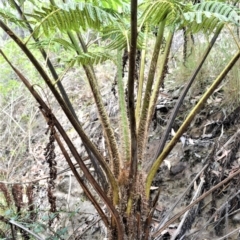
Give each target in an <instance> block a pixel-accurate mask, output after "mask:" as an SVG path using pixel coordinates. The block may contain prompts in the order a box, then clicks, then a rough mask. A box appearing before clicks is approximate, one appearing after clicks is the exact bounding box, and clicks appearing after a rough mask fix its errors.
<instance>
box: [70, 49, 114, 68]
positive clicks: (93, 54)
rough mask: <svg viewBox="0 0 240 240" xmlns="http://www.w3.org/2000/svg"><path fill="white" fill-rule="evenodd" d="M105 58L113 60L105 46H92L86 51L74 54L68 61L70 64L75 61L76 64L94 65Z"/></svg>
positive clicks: (105, 59)
mask: <svg viewBox="0 0 240 240" xmlns="http://www.w3.org/2000/svg"><path fill="white" fill-rule="evenodd" d="M107 60H112V61H114V59H113V57H112V55H111V54H110V53H109V52H108V51H106V49H105V48H100V47H96V46H94V47H91V48H89V49H88V52H87V53H84V52H82V53H81V54H79V55H77V56H75V57H74V58H73V59H72V60H70V62H72V64H76V63H77V64H78V65H94V64H99V63H102V62H105V61H107Z"/></svg>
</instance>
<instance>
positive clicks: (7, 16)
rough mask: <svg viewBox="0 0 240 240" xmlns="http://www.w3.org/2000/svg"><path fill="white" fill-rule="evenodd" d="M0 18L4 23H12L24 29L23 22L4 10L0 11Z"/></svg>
mask: <svg viewBox="0 0 240 240" xmlns="http://www.w3.org/2000/svg"><path fill="white" fill-rule="evenodd" d="M0 18H2V19H4V20H5V21H8V22H11V23H14V24H16V25H18V26H21V27H25V22H24V21H23V20H21V19H18V18H17V17H16V16H15V15H14V14H12V13H11V12H10V11H9V10H7V9H6V8H1V9H0Z"/></svg>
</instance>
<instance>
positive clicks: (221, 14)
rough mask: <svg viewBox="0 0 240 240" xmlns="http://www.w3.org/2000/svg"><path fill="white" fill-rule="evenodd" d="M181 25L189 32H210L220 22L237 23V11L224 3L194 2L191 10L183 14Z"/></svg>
mask: <svg viewBox="0 0 240 240" xmlns="http://www.w3.org/2000/svg"><path fill="white" fill-rule="evenodd" d="M183 17H184V22H183V25H185V26H187V27H188V29H189V31H191V32H198V31H204V32H207V31H208V32H212V31H214V29H215V28H216V27H217V26H218V25H219V24H222V23H233V24H236V25H239V23H238V21H239V20H240V18H239V11H238V10H237V9H236V8H235V7H233V6H231V5H229V4H226V3H222V2H216V1H208V2H202V3H199V4H196V5H194V6H193V10H192V11H190V12H186V13H184V14H183Z"/></svg>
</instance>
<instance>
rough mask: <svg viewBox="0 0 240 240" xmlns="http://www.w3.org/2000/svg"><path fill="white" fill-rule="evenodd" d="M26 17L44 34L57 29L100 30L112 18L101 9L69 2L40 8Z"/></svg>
mask: <svg viewBox="0 0 240 240" xmlns="http://www.w3.org/2000/svg"><path fill="white" fill-rule="evenodd" d="M28 16H30V17H32V18H33V19H35V21H36V22H37V23H38V22H40V23H39V25H38V26H36V28H40V27H41V28H42V29H43V32H44V33H45V34H47V35H48V34H49V32H50V31H52V30H56V28H57V29H59V30H60V31H62V32H67V31H69V30H74V31H79V30H80V29H84V30H85V29H87V28H93V29H100V28H101V27H102V26H105V25H108V24H109V23H110V22H112V21H113V19H114V18H113V16H112V15H111V14H109V13H108V12H106V11H104V10H103V9H101V8H99V7H96V6H94V5H91V4H89V3H85V2H80V3H75V2H70V3H65V4H62V5H59V6H50V7H42V9H41V11H34V14H28Z"/></svg>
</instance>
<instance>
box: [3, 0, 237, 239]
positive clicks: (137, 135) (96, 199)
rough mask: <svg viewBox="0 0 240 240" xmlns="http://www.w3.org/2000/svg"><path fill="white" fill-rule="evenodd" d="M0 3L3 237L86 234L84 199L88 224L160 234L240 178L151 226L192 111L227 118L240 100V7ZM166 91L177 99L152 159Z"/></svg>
mask: <svg viewBox="0 0 240 240" xmlns="http://www.w3.org/2000/svg"><path fill="white" fill-rule="evenodd" d="M1 4H2V5H0V17H1V19H0V28H1V32H0V33H1V35H0V36H1V38H2V44H1V49H0V54H1V57H0V64H1V69H2V70H1V73H0V76H1V79H0V93H1V99H0V100H1V102H0V103H1V119H0V121H1V127H0V131H1V155H0V160H1V162H0V166H1V168H0V176H1V179H0V180H1V183H0V193H1V202H0V204H1V210H0V221H1V222H2V225H1V231H0V235H1V238H6V239H7V238H8V237H10V236H11V237H12V238H13V239H81V237H82V235H83V234H84V232H85V231H87V230H88V228H89V226H86V227H85V228H84V229H83V228H81V229H80V230H79V226H78V225H79V220H78V218H76V215H81V216H82V218H84V217H85V215H84V213H83V212H84V211H83V210H84V209H83V207H81V205H82V204H83V202H84V201H85V202H86V199H87V200H88V201H89V202H90V203H91V207H89V206H87V207H86V208H89V209H90V211H91V212H92V215H93V216H94V217H93V218H90V219H89V216H88V217H86V219H84V222H86V223H87V224H88V225H90V228H91V226H93V225H94V226H95V225H97V224H98V227H99V228H100V229H101V231H102V233H101V237H102V236H105V237H107V238H108V239H119V240H122V239H153V238H154V239H156V238H158V237H160V235H161V233H162V231H163V230H164V229H166V228H167V227H168V226H169V225H170V224H171V223H172V222H174V220H176V219H177V218H178V217H180V216H182V215H183V214H184V213H185V212H187V211H188V210H189V209H190V208H191V207H195V206H194V205H195V204H197V203H199V202H200V201H201V200H202V199H203V198H204V197H205V196H207V195H208V194H211V193H212V192H214V191H216V189H217V188H219V187H221V186H222V185H223V184H225V183H227V182H229V181H230V180H231V179H232V178H234V177H235V176H237V175H238V174H239V172H240V171H239V170H236V171H235V172H234V173H233V174H231V175H230V174H229V176H227V177H226V178H225V179H222V178H221V179H220V178H219V179H218V180H216V181H215V182H214V183H216V185H215V186H213V187H212V188H208V189H207V190H208V191H207V192H205V193H204V191H203V189H202V191H203V192H201V191H200V192H201V193H202V195H198V198H197V197H195V198H193V201H192V202H191V204H189V205H188V206H187V207H186V208H185V209H184V210H183V211H181V212H180V213H179V214H177V215H175V216H173V217H172V218H171V219H170V220H169V221H167V220H168V219H167V220H166V221H164V222H163V224H160V223H159V224H158V225H157V226H155V227H153V216H154V214H155V211H156V208H157V204H158V198H159V196H160V195H161V194H162V193H161V191H160V189H161V188H160V187H156V186H153V182H154V178H155V177H156V175H157V174H158V171H159V169H160V166H161V165H162V163H163V161H164V160H165V159H166V157H167V156H168V155H169V153H170V152H171V151H172V149H173V148H174V147H175V145H176V144H177V142H178V141H179V140H180V139H181V141H183V140H182V136H183V134H184V133H185V132H186V131H187V130H188V129H189V127H190V126H191V124H192V121H193V120H196V119H195V116H196V115H197V113H199V112H200V111H201V110H202V109H203V108H204V107H205V109H206V108H207V107H206V105H207V104H210V103H214V104H215V105H218V104H219V106H220V107H222V108H226V110H224V113H225V114H231V112H232V110H235V109H238V107H239V104H238V103H239V90H240V89H239V66H238V65H239V57H240V50H239V49H240V48H239V47H240V45H239V36H238V27H239V9H238V8H237V6H236V4H238V2H232V1H230V2H229V1H197V2H196V1H175V0H167V1H162V0H156V1H140V2H139V3H138V2H137V1H136V0H132V1H128V0H118V1H104V0H101V1H81V0H70V1H64V0H63V1H60V0H59V1H53V0H50V1H41V2H39V1H35V0H29V1H24V0H19V1H18V0H10V1H6V2H5V1H4V2H3V3H1ZM177 88H179V92H178V93H177V94H176V89H177ZM164 89H169V90H172V91H173V92H175V93H173V94H176V96H174V98H177V101H175V102H174V106H173V110H172V111H171V113H170V115H169V116H168V119H167V121H166V124H164V129H163V131H162V132H161V140H160V142H159V144H158V146H157V148H156V149H154V151H155V152H153V153H151V154H150V159H149V157H147V156H149V155H147V154H149V153H148V150H147V149H148V148H149V142H148V140H149V132H150V130H151V129H152V119H154V116H155V112H156V109H157V105H158V101H159V96H160V95H161V94H163V95H164V94H165V93H164ZM219 92H220V93H221V94H222V95H221V94H220V95H219V94H218V95H217V97H216V96H215V95H216V93H219ZM184 100H186V101H185V102H184ZM186 102H187V103H188V105H187V107H186ZM184 104H185V107H186V110H185V112H184V114H182V115H179V111H180V109H181V108H182V107H184ZM221 104H222V105H221ZM190 106H191V107H192V108H190ZM236 112H237V111H236V110H235V112H234V111H233V113H234V114H235V115H234V114H233V115H230V117H229V118H227V117H225V118H224V120H223V121H222V125H223V126H227V125H228V124H229V123H231V122H232V121H233V119H234V117H236V114H237V113H236ZM179 117H180V118H179ZM175 120H177V126H178V127H177V128H176V127H174V129H175V130H173V126H174V121H175ZM224 124H225V125H224ZM44 131H45V134H44ZM219 132H220V130H219V129H217V130H216V134H219ZM170 135H172V137H171V138H170ZM191 141H192V142H193V140H191ZM43 164H45V165H47V167H46V166H45V165H44V169H43ZM205 169H207V168H205ZM46 170H48V171H46ZM198 177H199V176H198ZM74 181H75V182H74ZM66 182H67V184H66ZM72 182H74V186H75V187H74V193H73V194H71V191H72V190H73V187H72ZM60 188H62V189H64V192H65V193H66V194H65V195H66V196H67V197H66V198H64V197H63V196H62V195H61V194H59V191H58V189H60ZM156 189H157V190H156ZM61 198H62V199H64V201H62V200H59V199H61ZM83 199H84V201H83ZM47 201H48V202H47ZM59 205H60V207H59ZM184 231H186V229H185V230H184ZM181 234H183V235H184V234H185V232H184V233H182V232H181V231H180V230H179V231H178V232H177V233H175V236H174V235H173V236H172V239H180V238H181V237H182V236H183V235H181ZM98 237H100V236H98Z"/></svg>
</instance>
